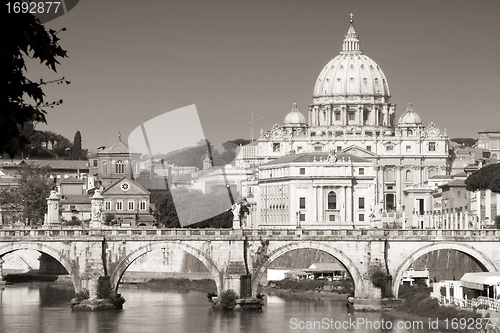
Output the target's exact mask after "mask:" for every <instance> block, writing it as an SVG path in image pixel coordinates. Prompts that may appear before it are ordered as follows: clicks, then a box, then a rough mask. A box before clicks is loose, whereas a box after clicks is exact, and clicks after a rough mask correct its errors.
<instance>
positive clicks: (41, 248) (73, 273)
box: [0, 242, 82, 292]
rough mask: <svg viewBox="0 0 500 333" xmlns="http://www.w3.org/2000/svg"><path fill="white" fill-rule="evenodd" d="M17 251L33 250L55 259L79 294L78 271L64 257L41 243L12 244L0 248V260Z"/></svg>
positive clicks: (79, 281)
mask: <svg viewBox="0 0 500 333" xmlns="http://www.w3.org/2000/svg"><path fill="white" fill-rule="evenodd" d="M19 250H34V251H38V252H41V253H45V254H47V255H49V256H51V257H52V258H54V259H56V260H57V261H59V262H60V263H61V265H62V266H63V267H64V268H65V269H66V271H67V272H68V274H69V276H70V277H71V281H72V282H73V287H74V288H75V292H79V291H81V289H82V286H81V280H80V278H79V275H78V269H77V267H75V265H74V264H73V263H72V262H71V261H70V260H69V259H68V258H67V257H66V255H65V254H64V253H63V252H62V251H59V250H57V249H55V248H53V247H51V246H48V245H46V244H45V243H42V242H12V243H9V244H7V245H4V246H0V258H1V257H3V256H4V255H6V254H8V253H12V252H15V251H19Z"/></svg>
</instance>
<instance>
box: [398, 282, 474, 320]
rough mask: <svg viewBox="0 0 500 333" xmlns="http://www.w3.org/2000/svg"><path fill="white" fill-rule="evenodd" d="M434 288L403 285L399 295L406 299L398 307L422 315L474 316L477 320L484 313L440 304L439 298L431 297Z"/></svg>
mask: <svg viewBox="0 0 500 333" xmlns="http://www.w3.org/2000/svg"><path fill="white" fill-rule="evenodd" d="M431 291H432V288H427V287H423V286H416V285H414V286H401V287H400V288H399V297H400V298H402V299H404V300H405V301H404V302H403V303H401V306H400V307H399V308H398V310H400V311H404V312H407V313H411V314H412V315H417V316H422V317H432V318H439V319H446V318H449V319H452V318H457V319H461V318H466V319H467V320H468V318H472V319H474V320H476V319H477V318H481V317H482V315H481V314H480V313H478V312H476V311H468V310H461V309H458V308H456V307H448V306H440V305H439V303H438V301H437V299H435V298H430V292H431Z"/></svg>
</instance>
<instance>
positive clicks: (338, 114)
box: [335, 112, 340, 121]
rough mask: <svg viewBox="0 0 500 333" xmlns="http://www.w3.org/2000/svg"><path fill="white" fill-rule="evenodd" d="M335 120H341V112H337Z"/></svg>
mask: <svg viewBox="0 0 500 333" xmlns="http://www.w3.org/2000/svg"><path fill="white" fill-rule="evenodd" d="M335 120H336V121H339V120H340V112H335Z"/></svg>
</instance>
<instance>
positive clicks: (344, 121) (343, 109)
mask: <svg viewBox="0 0 500 333" xmlns="http://www.w3.org/2000/svg"><path fill="white" fill-rule="evenodd" d="M340 119H341V120H342V126H346V125H347V110H346V106H345V105H343V106H342V107H341V109H340Z"/></svg>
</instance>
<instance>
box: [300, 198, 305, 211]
mask: <svg viewBox="0 0 500 333" xmlns="http://www.w3.org/2000/svg"><path fill="white" fill-rule="evenodd" d="M299 209H306V198H300V199H299Z"/></svg>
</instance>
